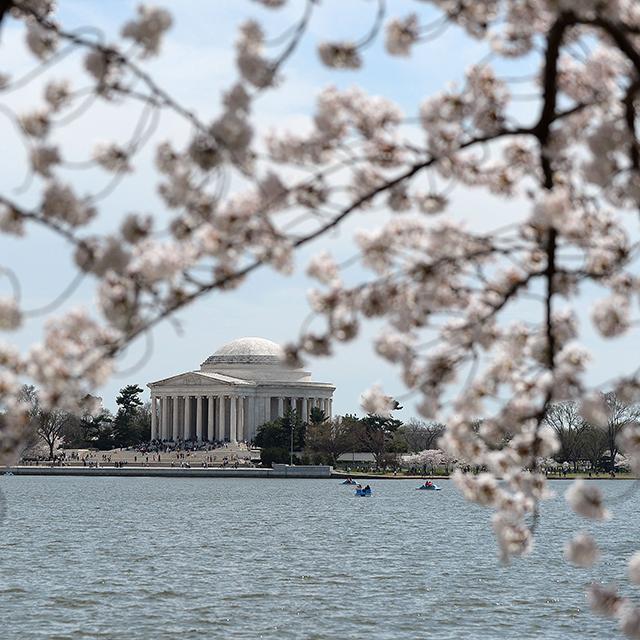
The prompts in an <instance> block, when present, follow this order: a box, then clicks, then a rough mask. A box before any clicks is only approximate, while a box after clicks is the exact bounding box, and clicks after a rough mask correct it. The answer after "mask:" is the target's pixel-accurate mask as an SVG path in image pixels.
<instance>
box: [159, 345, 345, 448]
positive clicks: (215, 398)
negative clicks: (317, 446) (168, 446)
mask: <svg viewBox="0 0 640 640" xmlns="http://www.w3.org/2000/svg"><path fill="white" fill-rule="evenodd" d="M147 386H148V387H149V389H151V438H152V439H154V440H155V439H161V440H174V441H176V440H193V441H198V442H202V441H207V440H208V441H229V442H239V441H243V440H247V441H249V440H252V439H253V437H254V436H255V434H256V430H257V428H258V427H259V426H260V425H262V424H264V423H265V422H268V421H269V420H273V419H275V418H277V417H279V416H282V415H284V411H285V409H286V408H289V407H291V408H293V409H295V410H296V411H297V412H298V413H299V414H300V415H301V416H302V418H303V419H304V420H307V419H308V417H309V413H310V411H311V409H312V407H319V408H320V409H322V410H323V411H324V412H325V414H326V415H327V416H331V412H332V397H333V392H334V390H335V386H334V385H332V384H328V383H324V382H314V381H312V380H311V374H310V373H309V372H308V371H303V370H302V369H291V368H289V367H287V366H285V365H284V364H283V362H282V349H281V347H280V346H279V345H278V344H276V343H275V342H271V341H270V340H265V339H264V338H240V339H238V340H233V341H232V342H229V343H228V344H225V345H224V346H222V347H221V348H220V349H218V350H217V351H216V352H215V353H214V354H213V355H212V356H209V357H208V358H207V359H206V360H205V361H204V362H203V363H202V364H201V365H200V370H199V371H189V372H187V373H181V374H179V375H176V376H172V377H170V378H165V379H164V380H158V381H157V382H150V383H149V384H147Z"/></svg>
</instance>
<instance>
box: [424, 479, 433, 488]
mask: <svg viewBox="0 0 640 640" xmlns="http://www.w3.org/2000/svg"><path fill="white" fill-rule="evenodd" d="M424 486H425V487H428V488H431V487H433V482H431V480H426V481H425V483H424Z"/></svg>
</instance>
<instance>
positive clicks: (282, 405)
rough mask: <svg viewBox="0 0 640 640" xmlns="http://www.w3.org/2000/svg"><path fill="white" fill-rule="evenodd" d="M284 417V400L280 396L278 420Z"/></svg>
mask: <svg viewBox="0 0 640 640" xmlns="http://www.w3.org/2000/svg"><path fill="white" fill-rule="evenodd" d="M282 416H284V398H283V397H282V396H280V397H279V398H278V418H282Z"/></svg>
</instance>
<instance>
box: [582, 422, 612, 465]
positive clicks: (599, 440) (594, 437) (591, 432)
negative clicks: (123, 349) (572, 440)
mask: <svg viewBox="0 0 640 640" xmlns="http://www.w3.org/2000/svg"><path fill="white" fill-rule="evenodd" d="M581 436H582V437H581V453H580V455H581V457H582V458H583V459H584V460H587V461H588V462H589V464H590V465H591V468H592V469H597V468H598V465H599V463H600V460H602V457H603V456H604V454H605V451H606V450H607V434H606V432H605V431H604V430H603V429H601V428H600V427H594V426H593V425H590V424H588V425H587V426H586V429H585V430H584V431H583V432H582V434H581Z"/></svg>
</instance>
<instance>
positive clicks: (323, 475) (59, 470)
mask: <svg viewBox="0 0 640 640" xmlns="http://www.w3.org/2000/svg"><path fill="white" fill-rule="evenodd" d="M0 475H14V476H75V477H83V476H99V477H129V478H265V479H269V478H272V479H283V478H286V479H290V478H299V479H323V480H345V479H346V478H348V477H351V478H353V479H354V480H416V481H422V480H432V481H444V480H450V479H451V477H450V476H433V475H431V476H430V475H410V476H409V475H393V474H384V475H380V474H375V473H362V474H359V473H344V472H342V471H334V470H333V469H332V468H331V467H322V466H308V467H306V466H302V465H299V466H293V467H290V466H289V465H277V466H276V467H275V468H273V469H267V468H238V469H233V468H229V467H207V468H199V467H198V468H183V467H169V466H167V467H142V466H140V467H137V466H126V467H122V468H118V467H98V468H96V467H76V466H69V467H47V466H31V465H18V466H12V467H8V466H0ZM578 478H580V479H583V480H637V478H635V477H633V476H629V475H624V476H616V477H615V478H611V477H609V476H604V475H603V476H594V477H591V478H589V476H572V477H567V478H563V477H561V476H560V477H557V478H556V477H549V478H547V479H548V480H563V481H568V482H570V481H572V480H576V479H578Z"/></svg>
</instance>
